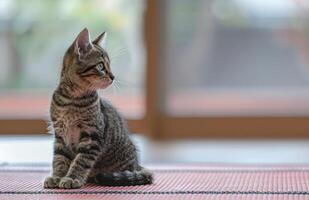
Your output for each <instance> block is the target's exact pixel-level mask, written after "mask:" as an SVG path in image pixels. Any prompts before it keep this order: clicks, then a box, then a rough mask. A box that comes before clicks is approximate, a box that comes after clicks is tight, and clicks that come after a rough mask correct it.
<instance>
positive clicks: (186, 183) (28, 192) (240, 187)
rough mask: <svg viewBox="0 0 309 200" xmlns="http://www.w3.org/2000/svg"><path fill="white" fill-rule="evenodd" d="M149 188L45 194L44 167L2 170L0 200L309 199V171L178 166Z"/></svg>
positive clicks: (158, 172)
mask: <svg viewBox="0 0 309 200" xmlns="http://www.w3.org/2000/svg"><path fill="white" fill-rule="evenodd" d="M149 168H150V169H151V170H152V171H153V172H154V174H155V183H154V184H153V185H148V186H131V187H101V186H95V185H87V186H86V187H84V188H82V189H76V190H60V189H57V190H48V189H43V188H42V181H43V180H44V177H45V176H47V175H48V174H49V167H48V166H46V165H38V164H36V165H31V164H28V165H20V164H18V165H12V164H2V165H1V164H0V200H11V199H14V200H15V199H18V200H28V199H29V200H30V199H31V200H37V199H38V200H39V199H40V200H52V199H55V200H56V199H57V200H61V199H66V200H70V199H72V200H73V199H74V200H79V199H91V200H95V199H109V200H111V199H116V200H120V199H126V200H127V199H134V200H139V199H147V200H152V199H175V200H181V199H207V200H208V199H209V200H214V199H235V200H236V199H237V200H239V199H267V200H272V199H286V200H288V199H289V200H290V199H309V165H308V166H289V165H287V166H241V165H239V166H238V165H219V166H218V165H194V166H189V165H178V166H149Z"/></svg>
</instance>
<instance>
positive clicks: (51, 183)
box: [44, 176, 61, 189]
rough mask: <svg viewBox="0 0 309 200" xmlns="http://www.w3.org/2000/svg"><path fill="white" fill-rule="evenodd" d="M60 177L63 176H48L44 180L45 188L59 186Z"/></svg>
mask: <svg viewBox="0 0 309 200" xmlns="http://www.w3.org/2000/svg"><path fill="white" fill-rule="evenodd" d="M60 179H61V178H60V177H58V176H50V177H47V178H46V179H45V181H44V188H49V189H53V188H57V187H58V185H59V182H60Z"/></svg>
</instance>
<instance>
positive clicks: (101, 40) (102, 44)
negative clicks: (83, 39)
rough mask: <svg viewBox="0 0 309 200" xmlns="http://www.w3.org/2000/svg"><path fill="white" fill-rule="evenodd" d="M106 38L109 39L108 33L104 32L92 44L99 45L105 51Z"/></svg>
mask: <svg viewBox="0 0 309 200" xmlns="http://www.w3.org/2000/svg"><path fill="white" fill-rule="evenodd" d="M106 37H107V33H106V32H103V33H101V34H100V35H99V36H98V37H97V38H96V39H94V40H93V41H92V43H93V44H96V45H99V46H100V47H102V48H103V49H105V47H106Z"/></svg>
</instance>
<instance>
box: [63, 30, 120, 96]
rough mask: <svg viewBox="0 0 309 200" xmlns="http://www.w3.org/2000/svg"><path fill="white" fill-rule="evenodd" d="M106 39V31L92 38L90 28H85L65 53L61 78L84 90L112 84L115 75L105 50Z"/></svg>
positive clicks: (101, 87) (102, 87)
mask: <svg viewBox="0 0 309 200" xmlns="http://www.w3.org/2000/svg"><path fill="white" fill-rule="evenodd" d="M105 41H106V33H105V32H103V33H102V34H101V35H99V36H98V37H97V38H96V39H94V40H91V38H90V34H89V31H88V29H87V28H85V29H83V30H82V31H81V32H80V33H79V34H78V36H77V37H76V39H75V40H74V42H73V44H72V45H71V46H70V48H69V49H68V50H67V52H66V53H65V55H64V59H63V68H62V72H61V79H63V80H66V81H68V82H70V84H72V85H74V86H75V88H78V89H79V90H81V91H82V92H86V91H93V90H96V89H105V88H107V87H108V86H109V85H111V84H112V82H113V80H114V75H113V74H112V72H111V69H110V59H109V57H108V54H107V52H106V51H105Z"/></svg>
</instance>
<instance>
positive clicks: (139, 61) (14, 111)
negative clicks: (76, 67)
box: [0, 0, 145, 118]
mask: <svg viewBox="0 0 309 200" xmlns="http://www.w3.org/2000/svg"><path fill="white" fill-rule="evenodd" d="M143 5H144V1H143V0H133V2H132V1H130V2H128V1H125V0H106V1H100V0H87V1H84V0H44V1H40V0H29V1H28V0H27V1H24V0H1V1H0V24H1V25H0V46H1V49H0V60H1V65H0V70H1V73H0V117H1V118H11V117H17V118H20V117H22V118H23V117H34V118H40V117H45V116H46V115H47V109H48V102H49V99H50V95H51V92H52V90H53V89H54V88H55V87H56V86H57V84H58V76H59V72H60V69H61V67H60V66H61V63H62V57H63V55H64V52H65V51H66V49H67V48H68V47H69V45H71V44H72V42H73V41H74V39H75V37H76V36H77V34H78V33H79V32H80V31H81V30H82V29H83V28H84V27H88V29H89V30H90V33H91V35H92V37H93V38H94V37H96V36H97V35H99V34H100V33H102V32H103V31H107V33H108V39H107V46H108V49H107V50H108V52H109V54H110V57H111V67H112V70H113V73H114V74H115V76H116V81H115V83H114V84H113V85H112V86H111V87H110V88H109V89H108V90H106V91H104V92H102V96H105V97H106V98H107V99H110V100H111V101H112V102H113V103H114V104H115V105H116V107H118V108H119V109H120V110H121V111H122V112H124V113H125V114H126V115H128V116H129V117H131V118H132V117H134V118H140V117H141V115H143V112H144V102H143V99H144V98H143V95H144V91H143V71H144V62H145V61H144V60H145V58H144V57H145V56H144V47H143V43H142V17H141V16H142V15H143V10H144V6H143ZM124 97H125V98H124Z"/></svg>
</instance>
